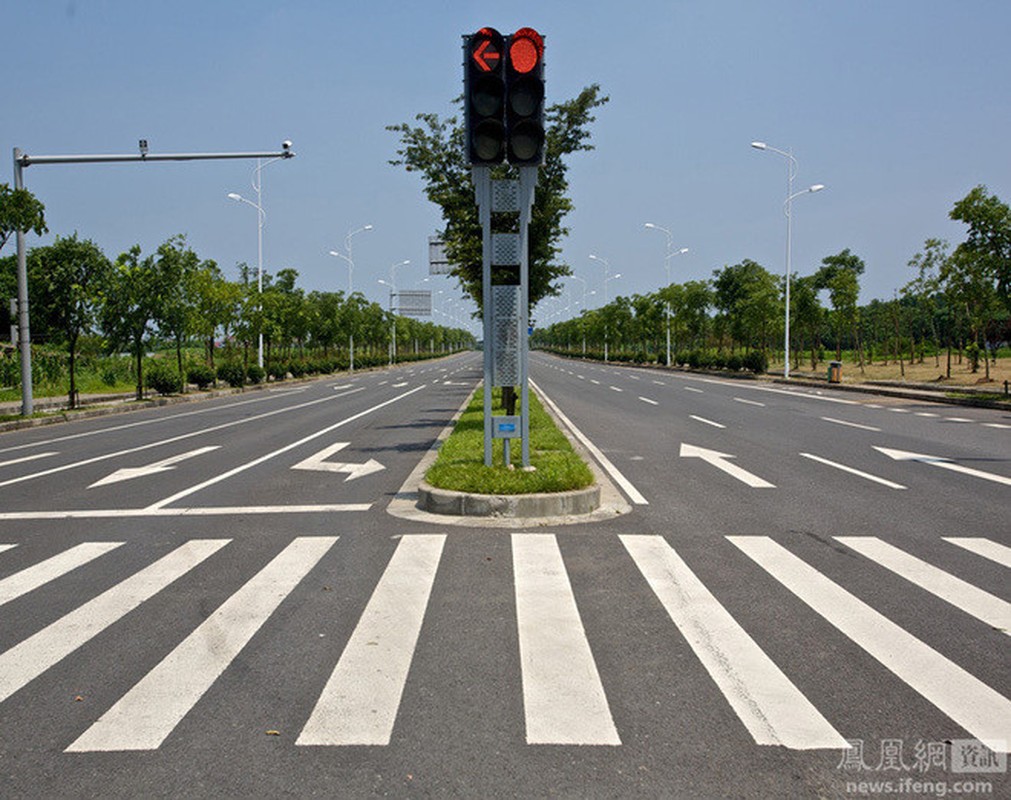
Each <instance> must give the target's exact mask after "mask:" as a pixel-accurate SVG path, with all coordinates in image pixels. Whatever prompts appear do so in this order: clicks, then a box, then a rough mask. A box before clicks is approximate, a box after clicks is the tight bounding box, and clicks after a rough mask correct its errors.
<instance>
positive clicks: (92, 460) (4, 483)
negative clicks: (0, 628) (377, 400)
mask: <svg viewBox="0 0 1011 800" xmlns="http://www.w3.org/2000/svg"><path fill="white" fill-rule="evenodd" d="M360 391H362V389H354V390H352V391H351V392H348V393H347V394H353V393H354V392H360ZM347 394H345V395H340V396H339V397H323V398H320V399H318V400H309V401H308V402H305V403H299V404H297V405H294V406H289V407H287V408H278V409H274V410H273V411H265V412H264V413H262V414H254V415H253V416H251V417H243V418H242V419H235V420H232V421H231V422H223V423H221V424H220V425H212V426H211V427H209V428H202V429H200V430H198V431H190V432H189V433H182V434H180V435H178V436H172V437H170V438H168V439H161V440H160V441H157V442H149V443H148V444H142V445H138V446H137V447H128V448H127V449H125V450H117V451H116V452H114V453H105V454H104V455H100V456H94V457H93V458H85V459H81V460H80V461H74V462H71V463H70V464H64V465H62V466H59V467H53V468H52V469H47V470H43V471H42V472H33V473H31V474H30V475H22V476H20V477H18V478H11V479H9V480H6V481H0V486H10V485H11V484H15V483H21V482H22V481H28V480H32V479H33V478H41V477H44V476H46V475H54V474H56V473H58V472H65V471H66V470H69V469H74V468H76V467H83V466H84V465H85V464H95V463H97V462H99V461H108V460H109V459H111V458H119V457H120V456H125V455H130V454H131V453H139V452H141V451H142V450H150V449H151V448H153V447H162V446H163V445H166V444H172V443H173V442H181V441H183V440H184V439H192V438H193V437H194V436H203V435H205V434H208V433H214V432H215V431H220V430H224V429H225V428H231V427H234V426H235V425H244V424H246V423H248V422H256V421H257V420H261V419H265V418H267V417H272V416H274V415H275V414H287V413H290V412H292V411H297V410H299V409H301V408H308V407H309V406H314V405H318V404H319V403H330V402H333V401H334V400H341V399H343V398H344V397H347ZM179 416H182V415H179ZM123 427H126V426H123Z"/></svg>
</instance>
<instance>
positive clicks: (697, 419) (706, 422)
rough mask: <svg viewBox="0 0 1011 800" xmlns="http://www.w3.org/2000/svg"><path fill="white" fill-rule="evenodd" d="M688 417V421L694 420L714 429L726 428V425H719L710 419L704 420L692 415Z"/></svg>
mask: <svg viewBox="0 0 1011 800" xmlns="http://www.w3.org/2000/svg"><path fill="white" fill-rule="evenodd" d="M688 417H689V418H690V419H693V420H695V421H696V422H702V423H705V424H706V425H712V426H713V427H714V428H726V427H727V426H726V425H721V424H720V423H719V422H713V421H712V420H711V419H706V418H705V417H697V416H695V415H694V414H689V415H688Z"/></svg>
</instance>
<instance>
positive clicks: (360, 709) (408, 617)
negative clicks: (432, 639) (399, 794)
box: [295, 534, 446, 745]
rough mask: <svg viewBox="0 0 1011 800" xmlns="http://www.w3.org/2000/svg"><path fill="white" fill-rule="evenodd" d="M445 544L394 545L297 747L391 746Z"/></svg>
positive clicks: (436, 540) (428, 539) (433, 538)
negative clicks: (394, 727) (395, 546)
mask: <svg viewBox="0 0 1011 800" xmlns="http://www.w3.org/2000/svg"><path fill="white" fill-rule="evenodd" d="M445 541H446V536H445V535H444V534H415V535H412V536H405V537H403V538H402V539H401V540H400V543H399V544H398V545H397V549H396V550H395V551H394V553H393V557H392V558H391V559H390V562H389V564H387V566H386V570H385V571H384V572H383V576H382V578H380V579H379V583H378V584H377V585H376V588H375V591H374V592H373V593H372V597H371V598H370V599H369V602H368V605H366V607H365V611H364V612H363V613H362V616H361V618H360V619H359V620H358V624H357V625H356V626H355V629H354V632H353V633H352V634H351V638H350V639H349V640H348V643H347V646H346V647H345V648H344V652H343V653H342V654H341V657H340V660H338V662H337V666H336V667H334V671H333V673H332V674H331V675H330V679H329V680H328V681H327V683H326V686H325V687H324V688H323V692H322V693H321V694H320V697H319V700H318V701H317V702H316V706H315V707H314V708H313V710H312V714H311V715H310V716H309V720H308V722H306V724H305V727H304V728H302V732H301V733H300V734H299V736H298V739H297V740H296V742H295V744H297V745H386V744H389V743H390V736H391V734H392V733H393V724H394V722H396V718H397V710H398V709H399V708H400V699H401V697H402V695H403V692H404V684H405V683H406V682H407V674H408V672H409V670H410V668H411V660H412V658H413V656H414V648H415V646H416V645H417V642H418V635H419V634H420V632H421V624H422V622H423V621H424V618H425V610H426V609H427V608H428V598H429V596H430V595H431V591H432V585H433V583H434V582H435V573H436V571H437V570H438V567H439V561H440V559H441V558H442V548H443V544H444V543H445Z"/></svg>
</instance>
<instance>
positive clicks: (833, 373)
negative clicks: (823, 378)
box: [828, 361, 842, 383]
mask: <svg viewBox="0 0 1011 800" xmlns="http://www.w3.org/2000/svg"><path fill="white" fill-rule="evenodd" d="M828 382H829V383H842V362H841V361H829V362H828Z"/></svg>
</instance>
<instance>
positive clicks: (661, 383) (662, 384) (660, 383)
mask: <svg viewBox="0 0 1011 800" xmlns="http://www.w3.org/2000/svg"><path fill="white" fill-rule="evenodd" d="M653 383H655V384H656V385H657V386H666V385H667V384H666V383H664V382H663V381H653Z"/></svg>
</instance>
